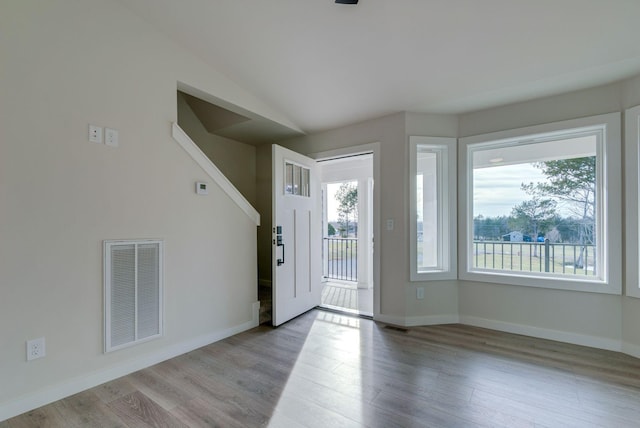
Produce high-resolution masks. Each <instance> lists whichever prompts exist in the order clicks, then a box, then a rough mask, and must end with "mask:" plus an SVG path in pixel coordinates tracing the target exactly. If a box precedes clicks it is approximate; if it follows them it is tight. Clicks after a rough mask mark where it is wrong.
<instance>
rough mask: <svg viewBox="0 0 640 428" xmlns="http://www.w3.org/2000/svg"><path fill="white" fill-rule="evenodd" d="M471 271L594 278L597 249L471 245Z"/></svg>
mask: <svg viewBox="0 0 640 428" xmlns="http://www.w3.org/2000/svg"><path fill="white" fill-rule="evenodd" d="M473 267H475V268H481V269H496V270H511V271H524V272H549V273H557V274H565V275H586V276H595V275H596V272H597V269H596V268H597V266H596V247H595V246H594V245H580V244H555V243H554V244H552V243H550V242H549V240H548V239H547V240H545V242H509V241H473Z"/></svg>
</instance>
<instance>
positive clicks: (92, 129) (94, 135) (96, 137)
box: [89, 125, 102, 144]
mask: <svg viewBox="0 0 640 428" xmlns="http://www.w3.org/2000/svg"><path fill="white" fill-rule="evenodd" d="M89 141H91V142H92V143H98V144H102V128H101V127H100V126H95V125H89Z"/></svg>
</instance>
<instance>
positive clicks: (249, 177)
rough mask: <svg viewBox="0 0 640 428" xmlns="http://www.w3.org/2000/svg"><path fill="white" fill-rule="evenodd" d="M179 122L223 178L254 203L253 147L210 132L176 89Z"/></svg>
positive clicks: (254, 164)
mask: <svg viewBox="0 0 640 428" xmlns="http://www.w3.org/2000/svg"><path fill="white" fill-rule="evenodd" d="M177 101H178V125H180V127H181V128H182V129H183V130H184V132H186V133H187V135H189V137H190V138H191V140H193V142H194V143H196V144H197V145H198V147H200V150H202V151H203V152H204V154H205V155H207V157H208V158H209V159H211V162H213V163H214V164H215V165H216V167H217V168H218V169H219V170H220V172H222V173H223V174H224V175H225V177H227V178H228V179H229V181H231V183H232V184H233V185H234V186H235V187H236V189H238V190H239V191H240V193H242V196H244V197H245V198H246V199H247V201H249V203H250V204H251V205H253V206H254V207H255V205H256V148H255V146H252V145H250V144H246V143H243V142H241V141H236V140H232V139H230V138H224V137H220V136H218V135H214V134H210V133H209V132H208V131H207V130H206V129H205V127H204V125H203V124H202V122H200V120H199V119H198V117H197V116H196V115H195V114H194V112H193V110H192V109H191V107H189V104H187V102H186V101H185V99H184V96H183V95H182V94H181V93H180V92H178V94H177Z"/></svg>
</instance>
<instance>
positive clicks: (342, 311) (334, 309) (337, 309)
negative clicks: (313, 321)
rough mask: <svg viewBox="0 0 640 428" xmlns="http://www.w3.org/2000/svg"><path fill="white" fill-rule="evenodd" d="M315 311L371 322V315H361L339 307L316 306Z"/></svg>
mask: <svg viewBox="0 0 640 428" xmlns="http://www.w3.org/2000/svg"><path fill="white" fill-rule="evenodd" d="M316 309H319V310H321V311H325V312H332V313H334V314H340V315H347V316H351V317H355V318H362V319H366V320H373V315H369V314H363V313H361V312H359V311H356V310H353V309H346V308H341V307H339V306H331V305H320V306H316Z"/></svg>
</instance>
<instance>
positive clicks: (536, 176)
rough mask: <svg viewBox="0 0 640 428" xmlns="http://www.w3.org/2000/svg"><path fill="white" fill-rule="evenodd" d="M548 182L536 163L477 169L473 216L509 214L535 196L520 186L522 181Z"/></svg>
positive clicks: (475, 171)
mask: <svg viewBox="0 0 640 428" xmlns="http://www.w3.org/2000/svg"><path fill="white" fill-rule="evenodd" d="M542 181H546V179H545V176H544V175H543V174H542V173H541V172H540V169H538V168H536V167H534V166H533V165H532V164H517V165H505V166H494V167H491V168H480V169H476V170H474V172H473V189H474V195H473V216H474V217H477V216H478V215H483V216H484V217H498V216H503V215H504V216H508V215H509V214H511V209H512V208H513V207H514V206H515V205H518V204H520V203H521V202H523V201H526V200H529V199H531V196H530V195H528V194H527V193H526V192H524V191H523V190H522V189H520V185H521V184H522V183H525V184H529V183H531V182H533V183H538V182H542Z"/></svg>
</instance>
